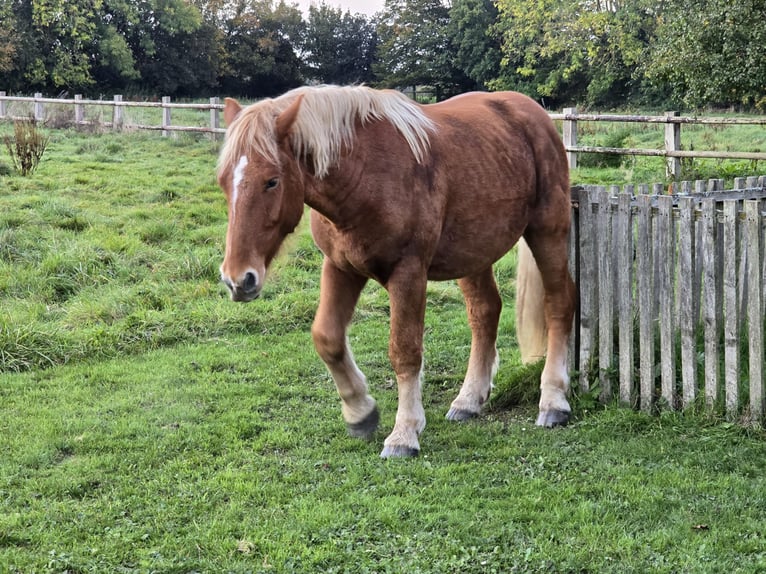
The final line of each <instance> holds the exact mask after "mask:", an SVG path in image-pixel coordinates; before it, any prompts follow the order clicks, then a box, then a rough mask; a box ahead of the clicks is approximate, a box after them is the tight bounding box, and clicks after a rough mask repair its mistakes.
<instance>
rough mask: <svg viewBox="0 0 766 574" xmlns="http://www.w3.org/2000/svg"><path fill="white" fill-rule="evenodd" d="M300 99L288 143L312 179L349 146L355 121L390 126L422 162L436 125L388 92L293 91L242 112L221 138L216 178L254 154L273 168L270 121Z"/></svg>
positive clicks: (414, 106) (274, 156) (274, 153)
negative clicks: (308, 168)
mask: <svg viewBox="0 0 766 574" xmlns="http://www.w3.org/2000/svg"><path fill="white" fill-rule="evenodd" d="M300 94H303V96H304V97H303V102H302V103H301V107H300V110H299V112H298V116H297V119H296V121H295V123H294V124H293V126H292V130H291V142H292V145H293V147H294V149H295V151H296V153H297V154H298V155H299V156H301V157H303V158H309V157H310V158H311V159H312V161H313V164H314V165H313V166H312V167H313V168H314V170H313V171H314V174H315V175H316V176H317V177H319V178H321V177H324V176H325V175H327V172H328V171H329V170H330V168H331V167H332V166H333V165H334V164H335V163H336V162H337V161H338V158H339V157H340V153H341V150H342V149H343V147H350V146H351V145H352V144H353V140H354V127H355V123H356V120H357V119H359V120H360V121H361V122H362V123H365V122H368V121H371V120H378V119H386V120H388V121H390V122H391V123H392V124H393V125H394V126H395V127H396V129H397V130H398V131H399V132H400V133H401V134H402V135H403V136H404V138H405V140H406V141H407V143H408V145H409V147H410V149H411V151H412V153H413V155H414V156H415V159H416V160H417V161H418V162H423V161H424V159H425V157H426V155H427V153H428V149H429V134H430V133H432V132H433V131H434V130H435V125H434V123H433V122H432V121H431V120H430V119H429V118H428V117H426V115H425V114H424V113H423V112H422V110H421V109H420V107H419V106H418V105H417V104H415V102H413V101H412V100H410V99H409V98H407V97H406V96H404V95H403V94H400V93H399V92H395V91H392V90H386V91H378V90H373V89H371V88H367V87H365V86H343V87H341V86H321V87H304V88H297V89H295V90H292V91H290V92H287V93H286V94H284V95H283V96H280V97H279V98H276V99H273V100H263V101H261V102H257V103H256V104H253V105H252V106H249V107H247V108H245V109H244V110H243V111H242V112H241V114H240V116H239V117H238V118H237V120H236V121H235V122H234V123H233V124H232V125H231V126H230V128H229V130H228V132H227V134H226V143H225V144H224V146H223V149H222V150H221V156H220V158H219V163H218V168H219V173H221V172H222V171H223V170H225V169H227V168H229V167H230V166H233V165H236V163H237V162H238V161H239V158H240V157H242V156H243V155H250V154H259V155H261V156H263V157H265V158H267V159H269V160H270V161H273V162H274V163H275V164H276V163H278V162H279V151H278V148H277V142H276V139H275V129H274V124H275V120H276V117H277V116H278V115H279V113H281V112H282V111H283V110H284V109H285V108H287V106H288V105H289V104H290V103H291V102H292V101H294V99H295V98H296V97H297V96H298V95H300Z"/></svg>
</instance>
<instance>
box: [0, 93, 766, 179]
mask: <svg viewBox="0 0 766 574" xmlns="http://www.w3.org/2000/svg"><path fill="white" fill-rule="evenodd" d="M10 104H13V105H14V106H18V109H17V110H16V111H15V113H9V105H10ZM62 106H63V108H65V109H66V108H68V107H69V106H71V107H72V109H71V110H70V113H68V114H64V115H65V118H66V121H65V122H62V123H64V124H65V125H74V126H99V127H106V128H112V129H137V130H158V131H161V132H162V135H163V136H168V135H170V134H171V133H173V132H200V133H207V134H210V136H211V137H213V138H216V137H220V136H221V134H223V133H225V131H226V130H225V129H224V128H223V127H221V120H220V112H221V110H222V109H223V105H222V104H221V103H220V100H219V99H218V98H210V101H209V102H208V103H198V104H189V103H172V102H171V101H170V98H169V97H163V98H162V100H161V101H159V102H129V101H125V100H123V98H122V96H120V95H116V96H114V98H113V99H112V100H85V99H83V98H82V96H79V95H76V96H75V97H74V99H62V98H44V97H43V96H42V94H39V93H38V94H35V95H34V97H16V96H8V95H6V92H3V91H0V120H3V119H19V118H29V117H30V116H31V117H34V118H35V119H36V120H38V121H46V120H47V119H48V115H49V114H48V113H47V112H50V111H51V110H52V109H61V108H62ZM46 107H47V111H46ZM93 108H97V109H100V110H102V111H103V110H110V111H111V114H110V116H111V119H104V118H103V117H101V114H98V115H96V116H95V117H88V114H87V113H86V110H89V109H93ZM131 109H145V110H158V111H159V113H158V115H157V122H156V123H145V122H138V121H129V120H128V119H126V110H131ZM173 110H179V111H180V110H196V111H199V112H203V114H197V115H195V117H194V119H195V122H194V123H196V124H197V125H193V126H189V125H176V124H174V123H173V118H172V111H173ZM204 112H207V114H204ZM550 116H551V118H552V119H554V120H558V121H561V122H562V136H563V139H564V146H565V147H566V150H567V157H568V159H569V165H570V167H571V168H575V167H577V157H578V154H580V153H597V154H619V155H642V156H662V157H666V158H667V174H668V176H669V177H672V178H674V179H675V178H678V177H680V175H681V159H682V158H721V159H750V160H756V161H758V160H766V153H764V152H760V151H757V152H756V151H750V152H748V151H732V150H726V151H721V150H683V149H681V147H682V146H681V126H682V125H683V124H697V125H710V126H726V125H763V126H766V117H749V118H733V117H704V118H701V117H690V116H680V115H679V114H678V112H665V114H664V115H661V116H646V115H639V116H630V115H617V114H580V113H578V111H577V109H576V108H566V109H565V110H564V113H562V114H550ZM200 120H202V121H200ZM187 121H188V120H187ZM578 122H617V123H622V122H629V123H644V124H662V125H664V130H665V143H664V147H663V149H645V148H644V149H641V148H610V147H598V146H583V145H578Z"/></svg>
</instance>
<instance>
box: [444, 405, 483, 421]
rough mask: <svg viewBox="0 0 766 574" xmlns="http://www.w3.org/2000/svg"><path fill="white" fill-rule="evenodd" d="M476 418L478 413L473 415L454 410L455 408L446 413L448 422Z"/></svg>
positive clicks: (462, 410) (468, 412)
mask: <svg viewBox="0 0 766 574" xmlns="http://www.w3.org/2000/svg"><path fill="white" fill-rule="evenodd" d="M478 416H479V413H473V412H471V411H467V410H465V409H456V408H455V407H452V408H451V409H450V410H449V411H447V420H448V421H467V420H468V419H472V418H475V417H478Z"/></svg>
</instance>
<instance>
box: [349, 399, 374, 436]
mask: <svg viewBox="0 0 766 574" xmlns="http://www.w3.org/2000/svg"><path fill="white" fill-rule="evenodd" d="M378 421H380V412H378V407H377V406H376V407H375V408H374V409H372V411H370V414H369V415H367V416H366V417H364V418H363V419H362V420H360V421H359V422H358V423H353V424H346V427H347V428H348V434H350V435H351V436H352V437H354V438H370V436H372V433H374V432H375V429H377V428H378Z"/></svg>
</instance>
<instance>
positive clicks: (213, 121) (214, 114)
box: [210, 98, 221, 141]
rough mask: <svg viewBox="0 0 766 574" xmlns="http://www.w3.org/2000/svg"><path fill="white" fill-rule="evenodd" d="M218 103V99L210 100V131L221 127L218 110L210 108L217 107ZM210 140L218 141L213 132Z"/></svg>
mask: <svg viewBox="0 0 766 574" xmlns="http://www.w3.org/2000/svg"><path fill="white" fill-rule="evenodd" d="M219 103H220V99H219V98H210V106H211V108H210V129H211V130H217V129H218V128H219V127H221V114H220V110H219V109H218V108H217V107H212V106H217V105H218V104H219ZM210 139H212V140H213V141H215V140H217V139H218V133H217V132H215V131H213V132H211V134H210Z"/></svg>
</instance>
